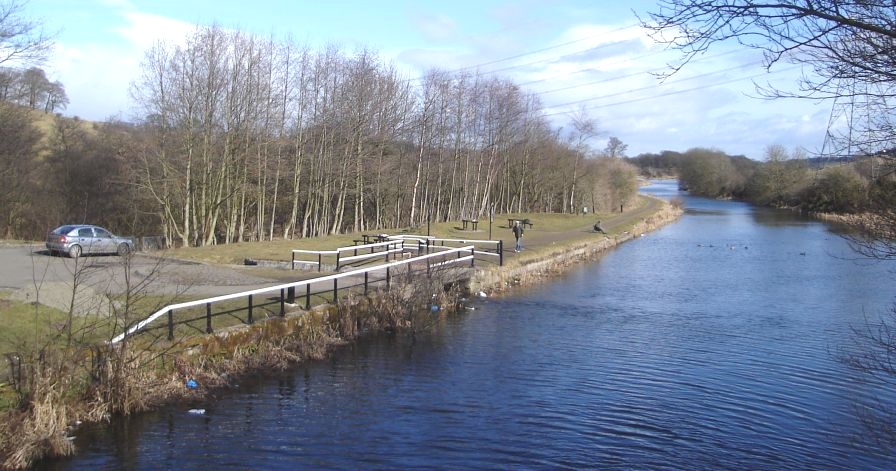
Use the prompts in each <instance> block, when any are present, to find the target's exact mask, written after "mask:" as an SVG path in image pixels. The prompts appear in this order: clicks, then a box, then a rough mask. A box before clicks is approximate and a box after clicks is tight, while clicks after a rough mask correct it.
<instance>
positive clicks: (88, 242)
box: [47, 224, 134, 258]
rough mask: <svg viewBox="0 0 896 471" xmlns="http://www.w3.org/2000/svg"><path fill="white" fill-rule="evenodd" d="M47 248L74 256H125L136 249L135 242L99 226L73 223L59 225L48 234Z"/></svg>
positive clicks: (52, 251) (52, 252)
mask: <svg viewBox="0 0 896 471" xmlns="http://www.w3.org/2000/svg"><path fill="white" fill-rule="evenodd" d="M47 249H48V250H49V251H50V253H51V254H57V253H64V254H68V256H69V257H72V258H78V257H80V256H81V255H82V254H114V253H117V254H118V255H122V256H124V255H128V254H129V253H131V252H133V251H134V242H133V241H131V239H126V238H124V237H118V236H116V235H114V234H112V233H111V232H109V231H107V230H106V229H103V228H102V227H99V226H91V225H87V224H71V225H67V226H61V227H57V228H56V229H53V232H50V234H49V235H47Z"/></svg>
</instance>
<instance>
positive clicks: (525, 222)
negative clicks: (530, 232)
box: [507, 218, 535, 229]
mask: <svg viewBox="0 0 896 471" xmlns="http://www.w3.org/2000/svg"><path fill="white" fill-rule="evenodd" d="M515 222H519V223H520V224H522V226H523V229H525V228H526V226H529V229H532V226H534V225H535V223H534V222H532V221H530V220H529V219H513V218H508V219H507V227H513V224H514V223H515Z"/></svg>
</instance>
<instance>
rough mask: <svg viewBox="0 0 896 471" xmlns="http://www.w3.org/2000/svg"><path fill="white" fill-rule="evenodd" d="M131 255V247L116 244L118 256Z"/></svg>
mask: <svg viewBox="0 0 896 471" xmlns="http://www.w3.org/2000/svg"><path fill="white" fill-rule="evenodd" d="M130 253H131V246H130V245H128V244H118V255H120V256H122V257H125V256H127V255H129V254H130Z"/></svg>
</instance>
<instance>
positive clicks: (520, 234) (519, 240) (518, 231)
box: [512, 221, 523, 252]
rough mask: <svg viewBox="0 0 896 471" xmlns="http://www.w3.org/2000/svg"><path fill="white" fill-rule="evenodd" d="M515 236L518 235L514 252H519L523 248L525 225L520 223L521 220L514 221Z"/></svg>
mask: <svg viewBox="0 0 896 471" xmlns="http://www.w3.org/2000/svg"><path fill="white" fill-rule="evenodd" d="M512 230H513V236H514V237H516V248H514V250H513V251H514V252H519V251H520V250H523V243H522V239H523V225H522V224H520V222H519V221H513V229H512Z"/></svg>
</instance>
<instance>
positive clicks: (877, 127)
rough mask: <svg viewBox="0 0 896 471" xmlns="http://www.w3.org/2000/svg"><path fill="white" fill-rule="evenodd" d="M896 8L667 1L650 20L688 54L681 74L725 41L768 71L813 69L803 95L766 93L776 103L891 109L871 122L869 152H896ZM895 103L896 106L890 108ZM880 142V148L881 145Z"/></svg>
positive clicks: (825, 0) (857, 0)
mask: <svg viewBox="0 0 896 471" xmlns="http://www.w3.org/2000/svg"><path fill="white" fill-rule="evenodd" d="M894 23H896V9H894V8H893V4H892V2H877V1H870V2H869V1H864V0H846V1H843V0H818V1H803V0H787V1H781V2H771V3H763V2H755V1H752V0H707V1H705V0H661V1H660V2H659V6H658V9H657V10H656V11H655V12H652V13H648V14H647V17H646V18H643V19H642V25H643V26H644V27H645V28H647V29H648V30H650V31H651V32H652V37H653V38H654V39H655V40H657V41H659V42H661V43H665V44H668V45H670V46H672V47H674V48H677V49H678V50H679V51H681V53H682V56H681V61H680V62H679V63H678V64H676V65H674V66H673V67H672V69H671V70H670V73H675V72H677V71H678V70H680V69H681V68H682V67H684V66H685V65H687V64H688V62H690V61H691V60H692V59H694V58H695V57H697V56H699V55H701V54H703V53H705V52H706V51H708V50H709V49H710V48H711V47H714V46H716V45H718V44H719V43H722V42H734V43H737V44H740V45H742V46H743V47H746V48H750V49H754V50H757V51H761V52H762V53H763V55H764V58H765V67H766V68H769V69H770V68H772V67H774V66H775V65H777V64H778V63H780V62H792V63H797V64H802V65H805V66H807V67H808V68H809V69H810V70H811V73H809V74H805V75H804V76H803V78H802V80H801V81H800V83H799V86H798V89H797V90H781V89H777V88H775V87H772V86H762V87H760V91H761V92H762V93H764V94H766V95H767V96H770V97H782V96H788V97H801V98H812V99H828V98H849V99H855V98H857V97H860V98H861V99H862V100H863V102H865V103H869V104H874V105H875V107H880V106H881V105H883V106H884V107H886V109H887V111H888V112H887V113H886V114H883V115H881V114H878V115H877V117H878V119H876V120H875V121H872V122H870V123H865V124H863V126H869V127H870V128H871V129H865V130H863V131H865V132H866V135H869V136H870V135H873V136H878V137H874V138H870V139H868V140H866V141H865V142H862V143H861V147H862V148H863V149H864V151H865V152H866V153H869V154H870V153H873V152H876V151H879V150H889V149H890V148H892V147H893V143H894V139H893V134H894V133H893V123H892V122H891V120H890V119H889V115H890V112H892V111H893V109H892V98H893V97H894V94H896V80H894V79H896V28H894V27H893V25H894ZM887 100H889V101H890V102H891V103H890V105H886V102H887ZM875 141H877V142H875Z"/></svg>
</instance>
